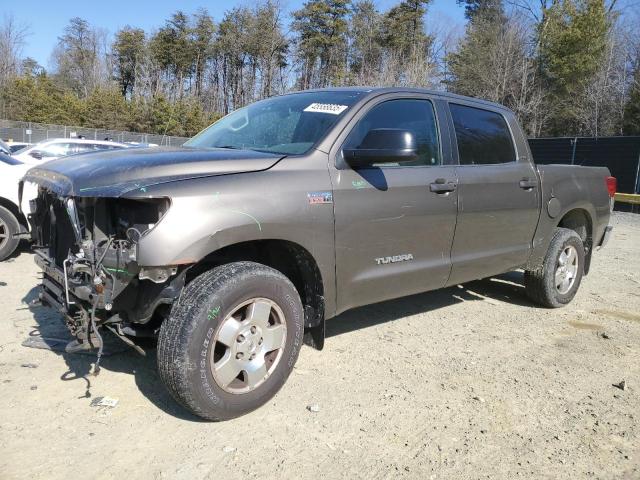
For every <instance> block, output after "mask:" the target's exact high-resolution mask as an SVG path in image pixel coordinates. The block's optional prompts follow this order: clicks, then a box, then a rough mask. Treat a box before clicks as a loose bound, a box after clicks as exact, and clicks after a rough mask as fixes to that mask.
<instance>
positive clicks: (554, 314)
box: [0, 214, 640, 480]
mask: <svg viewBox="0 0 640 480" xmlns="http://www.w3.org/2000/svg"><path fill="white" fill-rule="evenodd" d="M613 223H614V226H615V230H614V233H615V235H614V237H613V239H612V241H611V243H610V244H609V245H608V246H607V248H606V249H605V250H604V251H603V252H600V253H599V254H597V255H596V256H595V259H594V262H593V266H592V273H591V275H589V276H588V277H587V278H586V280H585V281H584V282H583V285H582V287H581V290H580V292H579V293H578V296H577V298H576V300H575V301H574V302H573V303H572V304H571V305H570V306H569V307H567V308H564V309H560V310H545V309H541V308H536V307H534V306H533V305H532V304H531V303H529V302H528V301H527V300H526V298H525V296H524V294H523V291H522V290H523V289H522V286H521V274H518V273H513V274H509V275H504V276H501V277H500V278H493V279H488V280H483V281H478V282H473V283H470V284H468V285H464V286H461V287H455V288H449V289H447V290H442V291H439V292H432V293H427V294H423V295H417V296H413V297H410V298H406V299H402V300H397V301H392V302H386V303H383V304H379V305H374V306H370V307H366V308H361V309H358V310H356V311H352V312H349V313H347V314H344V315H341V316H340V317H339V318H336V319H334V320H332V321H330V323H329V324H328V336H329V338H328V339H327V343H326V347H325V349H324V351H322V352H316V351H313V350H311V349H309V348H305V349H303V351H302V353H301V356H300V360H299V361H298V364H297V368H296V369H295V371H294V373H293V374H292V376H291V378H290V380H289V381H288V383H287V384H286V385H285V387H284V389H283V390H282V391H281V392H280V393H279V394H278V395H277V396H276V397H275V398H274V400H272V401H271V402H270V403H269V404H268V405H266V406H265V407H263V408H261V409H260V410H258V411H256V412H254V413H253V414H250V415H247V416H245V417H243V418H240V419H238V420H234V421H230V422H226V423H218V424H215V423H205V422H201V421H199V420H198V419H196V418H194V417H192V416H190V415H189V414H187V413H186V412H185V411H183V410H182V409H180V408H179V407H177V406H176V405H175V404H174V403H173V401H172V400H171V398H170V397H169V395H168V394H167V393H166V392H165V390H164V389H163V387H162V385H161V383H160V381H159V378H158V375H157V374H156V371H155V357H154V353H153V351H151V352H150V355H149V357H147V358H143V357H140V356H138V355H137V354H135V353H133V352H129V351H127V352H125V353H121V354H119V355H114V356H110V357H107V358H105V359H104V362H103V369H102V372H101V374H100V375H99V376H98V377H90V379H89V380H90V386H89V385H88V382H87V380H85V379H83V378H82V376H83V375H84V374H86V373H87V372H88V371H89V368H90V363H91V362H93V357H91V356H82V355H75V356H74V355H66V354H65V355H61V354H59V353H55V352H52V351H48V350H36V349H33V348H25V347H23V346H21V343H22V342H23V341H24V340H25V339H26V338H27V337H28V336H29V335H30V334H32V333H33V332H37V331H38V330H40V331H42V332H44V333H47V332H48V333H49V334H50V335H55V332H56V331H57V330H56V329H58V328H59V319H58V317H57V316H56V315H55V314H52V313H51V312H50V311H48V310H47V309H45V308H44V307H35V308H32V309H29V308H28V307H27V305H26V303H25V301H28V300H30V299H32V298H34V297H35V295H36V291H35V290H34V286H35V285H36V284H37V282H38V280H37V269H36V267H35V265H34V263H33V259H32V257H31V255H30V254H29V253H26V252H23V253H21V254H20V255H19V256H16V257H15V258H14V259H12V260H10V262H9V263H6V262H5V263H0V317H1V318H0V451H1V452H2V453H1V454H0V478H2V479H6V478H30V479H33V478H43V479H57V478H80V477H83V478H128V479H133V478H184V479H190V480H191V479H200V478H210V479H219V478H220V479H227V478H258V477H261V478H298V477H305V478H319V477H325V478H336V477H342V478H396V477H406V478H421V479H431V478H433V479H435V478H445V479H446V478H456V479H467V478H509V479H512V478H515V477H522V478H531V477H535V478H570V479H575V478H616V479H619V478H629V479H632V478H633V479H636V478H640V346H639V344H640V314H639V313H638V312H640V216H638V215H636V216H634V215H631V214H616V216H615V217H614V220H613ZM623 379H624V380H625V382H626V388H625V389H624V390H621V389H619V388H616V387H615V386H613V384H617V383H618V382H620V381H622V380H623ZM88 387H89V394H90V395H91V397H90V398H88V397H87V388H88ZM105 395H106V396H109V397H113V398H117V399H119V403H118V404H117V406H116V407H115V408H106V407H102V408H96V407H92V406H90V404H91V401H92V400H93V399H95V398H96V397H99V396H105ZM311 405H317V406H318V407H319V411H317V412H313V411H310V410H309V409H307V407H308V406H311Z"/></svg>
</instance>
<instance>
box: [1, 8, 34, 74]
mask: <svg viewBox="0 0 640 480" xmlns="http://www.w3.org/2000/svg"><path fill="white" fill-rule="evenodd" d="M28 35H29V28H28V27H27V26H26V25H22V24H19V23H18V22H16V20H15V18H14V17H13V16H12V15H5V16H4V19H3V22H2V25H0V87H2V86H4V85H6V84H7V82H8V81H9V80H10V79H11V78H12V77H14V76H16V75H17V74H18V70H19V66H20V64H21V60H22V50H23V48H24V46H25V42H26V39H27V37H28Z"/></svg>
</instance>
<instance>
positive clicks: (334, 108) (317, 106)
mask: <svg viewBox="0 0 640 480" xmlns="http://www.w3.org/2000/svg"><path fill="white" fill-rule="evenodd" d="M347 108H349V107H348V106H347V105H336V104H335V103H312V104H311V105H309V106H308V107H307V108H305V109H304V111H305V112H315V113H330V114H332V115H340V114H341V113H342V112H344V111H345V110H346V109H347Z"/></svg>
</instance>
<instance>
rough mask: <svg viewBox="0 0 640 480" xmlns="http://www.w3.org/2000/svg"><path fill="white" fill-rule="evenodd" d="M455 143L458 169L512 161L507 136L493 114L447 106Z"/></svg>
mask: <svg viewBox="0 0 640 480" xmlns="http://www.w3.org/2000/svg"><path fill="white" fill-rule="evenodd" d="M449 108H450V109H451V116H452V117H453V125H454V127H455V130H456V140H457V142H458V156H459V158H460V165H492V164H497V163H510V162H515V161H516V152H515V149H514V147H513V140H512V139H511V132H510V131H509V127H507V122H506V121H505V119H504V117H503V116H502V115H500V114H499V113H496V112H491V111H489V110H483V109H481V108H474V107H466V106H464V105H456V104H454V103H451V104H449Z"/></svg>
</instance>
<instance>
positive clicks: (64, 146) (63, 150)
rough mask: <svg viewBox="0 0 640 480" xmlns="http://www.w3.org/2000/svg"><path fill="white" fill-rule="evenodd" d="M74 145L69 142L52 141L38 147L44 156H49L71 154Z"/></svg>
mask: <svg viewBox="0 0 640 480" xmlns="http://www.w3.org/2000/svg"><path fill="white" fill-rule="evenodd" d="M72 148H73V146H72V145H71V144H69V143H52V144H51V145H48V146H46V147H44V148H42V149H36V150H38V151H40V152H41V153H42V157H43V158H47V157H64V156H66V155H69V154H70V153H71V151H72Z"/></svg>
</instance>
